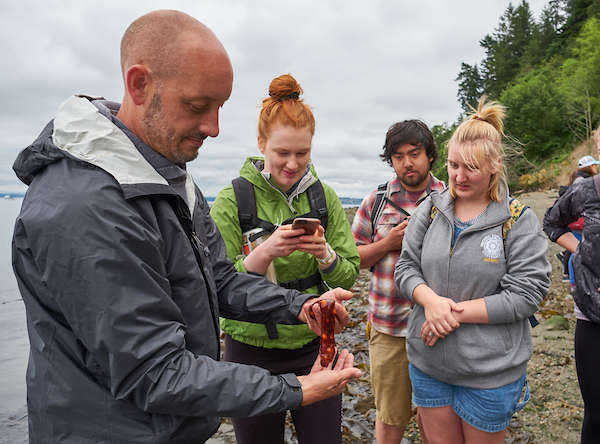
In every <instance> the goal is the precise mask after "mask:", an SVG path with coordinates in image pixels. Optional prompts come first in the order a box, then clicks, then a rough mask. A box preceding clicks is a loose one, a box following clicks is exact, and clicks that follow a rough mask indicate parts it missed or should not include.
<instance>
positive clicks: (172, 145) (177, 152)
mask: <svg viewBox="0 0 600 444" xmlns="http://www.w3.org/2000/svg"><path fill="white" fill-rule="evenodd" d="M142 126H143V128H144V134H145V135H146V139H147V140H148V146H149V147H150V148H152V149H153V150H154V151H156V152H158V153H160V154H162V155H163V156H165V157H166V158H167V159H169V160H170V161H171V162H173V163H179V164H181V163H187V162H190V161H192V160H194V159H195V158H196V157H198V152H196V153H195V154H194V156H193V157H192V156H186V155H185V154H184V153H183V152H182V150H181V149H180V148H179V146H178V142H179V141H178V140H177V136H176V134H175V130H174V129H172V128H171V127H169V125H168V124H167V119H166V118H165V115H164V113H163V111H162V101H161V95H160V89H157V91H156V92H155V93H154V96H152V100H151V101H150V105H149V106H148V109H147V110H146V113H145V114H144V118H143V119H142Z"/></svg>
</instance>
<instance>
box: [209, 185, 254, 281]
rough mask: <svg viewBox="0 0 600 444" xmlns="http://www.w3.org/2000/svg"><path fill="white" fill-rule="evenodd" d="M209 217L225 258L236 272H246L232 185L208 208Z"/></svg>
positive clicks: (240, 229) (222, 191)
mask: <svg viewBox="0 0 600 444" xmlns="http://www.w3.org/2000/svg"><path fill="white" fill-rule="evenodd" d="M210 215H211V217H212V218H213V220H214V221H215V223H216V224H217V227H218V229H219V231H220V232H221V236H222V237H223V241H224V242H225V247H226V249H227V257H229V259H231V260H232V261H233V263H234V265H235V268H236V269H237V270H238V271H241V272H246V267H245V266H244V257H243V256H242V228H241V226H240V219H239V217H238V206H237V199H236V197H235V192H234V191H233V185H231V184H229V185H227V186H226V187H225V188H224V189H222V190H221V191H220V192H219V194H218V195H217V198H216V199H215V201H214V202H213V204H212V206H211V208H210Z"/></svg>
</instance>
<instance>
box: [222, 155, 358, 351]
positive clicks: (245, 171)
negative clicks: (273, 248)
mask: <svg viewBox="0 0 600 444" xmlns="http://www.w3.org/2000/svg"><path fill="white" fill-rule="evenodd" d="M262 161H263V158H261V157H250V158H248V159H247V160H246V162H245V164H244V166H243V167H242V169H241V170H240V175H241V176H242V177H244V178H245V179H247V180H249V181H250V182H251V183H252V184H253V185H254V190H255V194H256V211H257V216H258V217H259V218H260V219H263V220H267V221H269V222H271V223H281V222H283V221H284V220H286V219H289V218H292V217H295V216H300V215H303V214H305V213H308V212H309V211H310V203H309V201H308V196H307V193H306V190H307V189H308V187H309V186H310V185H312V184H313V183H314V182H315V181H316V180H317V176H316V173H315V171H314V169H313V167H312V166H311V167H310V170H309V171H307V173H306V174H305V175H304V177H303V178H302V179H301V180H300V183H299V185H298V187H297V189H296V190H295V191H294V192H293V193H292V194H291V195H290V196H287V195H286V193H284V192H283V191H281V190H280V189H279V187H278V186H277V185H276V184H275V183H274V182H273V181H270V180H269V178H270V176H269V174H268V173H261V172H260V171H259V169H262V168H261V165H262ZM323 188H324V191H325V198H326V200H327V210H328V212H329V220H328V223H327V230H326V232H325V238H326V239H327V242H329V244H330V245H331V248H333V250H334V251H335V252H336V253H337V256H338V259H337V261H336V263H335V267H334V268H333V269H327V270H326V271H327V273H324V272H323V271H322V270H321V276H322V278H323V281H324V282H325V283H326V284H327V285H328V286H329V287H331V288H335V287H342V288H345V289H349V288H350V287H352V285H353V284H354V281H355V280H356V278H357V276H358V273H359V271H360V270H359V268H360V256H359V255H358V250H357V249H356V245H355V243H354V238H353V237H352V231H351V229H350V224H349V222H348V217H347V216H346V213H345V212H344V208H343V207H342V203H341V202H340V200H339V198H338V196H337V195H336V194H335V191H333V189H332V188H331V187H329V186H327V185H325V184H323ZM210 214H211V216H212V218H213V219H214V221H215V222H216V224H217V227H218V228H219V231H220V232H221V235H222V236H223V240H224V241H225V245H226V247H227V256H229V258H230V259H231V260H232V261H233V262H234V264H235V267H236V269H237V270H238V271H242V272H246V268H245V267H244V256H243V255H242V230H241V228H240V221H239V219H238V206H237V199H236V197H235V192H234V190H233V185H231V184H229V185H228V186H227V187H225V188H224V189H223V190H221V192H220V193H219V195H218V196H217V198H216V200H215V202H214V203H213V205H212V207H211V211H210ZM273 265H274V267H275V272H276V274H277V279H278V280H279V282H287V281H290V280H294V279H300V278H304V277H307V276H310V275H312V274H313V273H315V271H317V270H318V269H319V265H318V263H317V260H316V259H315V258H314V257H313V256H311V255H309V254H306V253H302V252H299V251H295V252H294V253H292V254H290V255H289V256H287V257H279V258H275V259H274V260H273ZM330 268H331V267H330ZM305 293H313V294H319V293H320V292H319V290H318V288H317V287H316V286H314V287H311V288H308V289H307V290H306V291H305ZM221 328H222V329H223V331H225V332H226V333H228V334H229V335H231V337H232V338H233V339H235V340H236V341H238V342H242V343H244V344H248V345H253V346H255V347H263V348H280V349H290V350H295V349H298V348H301V347H303V346H304V345H306V344H308V343H309V342H311V341H313V340H314V339H315V338H316V337H317V336H316V335H315V334H314V333H313V332H312V331H310V330H309V329H308V327H307V326H306V325H281V324H277V332H278V334H279V338H278V339H269V336H268V334H267V328H266V326H265V325H263V324H254V323H249V322H244V321H232V320H230V319H224V318H221Z"/></svg>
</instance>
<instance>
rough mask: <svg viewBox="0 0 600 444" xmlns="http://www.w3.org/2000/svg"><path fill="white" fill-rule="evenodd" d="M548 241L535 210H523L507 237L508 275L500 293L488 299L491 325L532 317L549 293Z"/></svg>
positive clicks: (502, 280)
mask: <svg viewBox="0 0 600 444" xmlns="http://www.w3.org/2000/svg"><path fill="white" fill-rule="evenodd" d="M547 248H548V240H547V239H546V237H545V236H544V233H543V232H542V229H541V227H540V223H539V220H538V218H537V216H536V215H535V213H534V212H533V210H531V209H528V210H526V211H524V212H523V213H522V214H521V216H520V217H519V219H518V220H517V221H516V222H515V224H514V225H513V226H512V228H511V229H510V231H509V233H508V235H507V236H506V247H505V254H506V264H507V265H506V267H507V269H506V274H505V275H504V276H503V277H502V279H501V280H500V292H499V293H496V294H493V295H489V296H485V303H486V307H487V311H488V317H489V322H490V324H511V323H514V322H517V321H521V320H524V319H526V318H528V317H529V316H531V315H533V314H534V313H535V312H536V311H537V310H538V307H539V305H540V303H541V302H542V300H543V299H544V297H545V296H546V295H547V294H548V290H549V288H550V273H551V271H552V267H551V265H550V262H549V261H548V258H547V257H546V250H547Z"/></svg>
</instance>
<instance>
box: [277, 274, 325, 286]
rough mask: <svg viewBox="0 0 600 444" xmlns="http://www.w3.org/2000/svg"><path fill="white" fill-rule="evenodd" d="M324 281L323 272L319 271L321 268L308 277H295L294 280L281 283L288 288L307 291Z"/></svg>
mask: <svg viewBox="0 0 600 444" xmlns="http://www.w3.org/2000/svg"><path fill="white" fill-rule="evenodd" d="M322 282H323V278H322V277H321V273H319V270H317V271H316V272H314V273H313V274H311V275H310V276H308V277H305V278H300V279H294V280H292V281H287V282H280V283H279V285H280V286H282V287H283V288H287V289H288V290H291V289H293V290H298V291H305V290H308V289H309V288H310V287H314V286H315V285H316V286H319V285H321V283H322ZM319 290H321V288H319Z"/></svg>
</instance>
